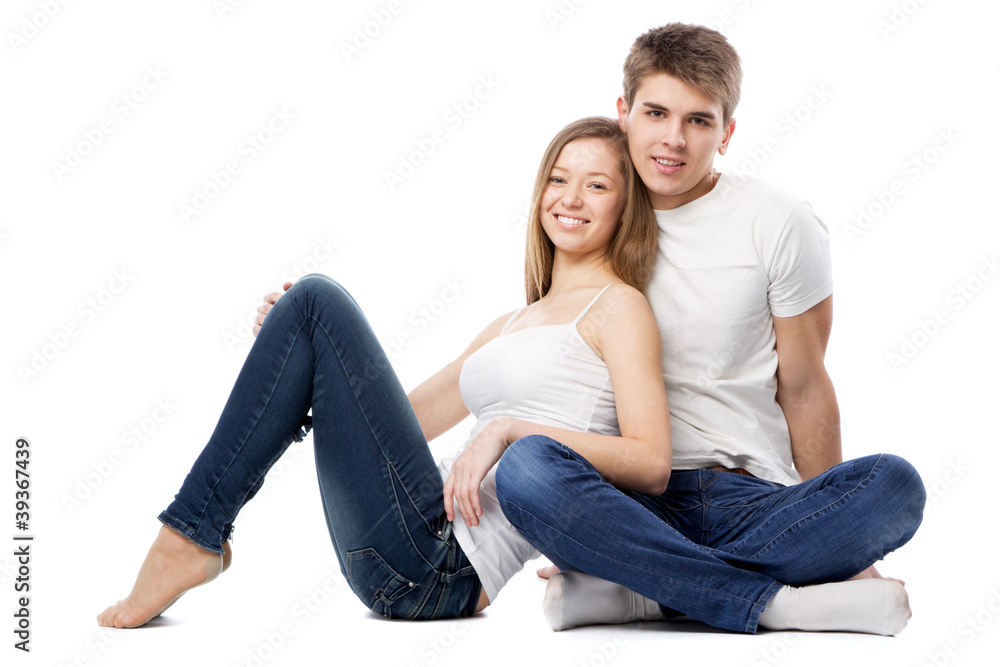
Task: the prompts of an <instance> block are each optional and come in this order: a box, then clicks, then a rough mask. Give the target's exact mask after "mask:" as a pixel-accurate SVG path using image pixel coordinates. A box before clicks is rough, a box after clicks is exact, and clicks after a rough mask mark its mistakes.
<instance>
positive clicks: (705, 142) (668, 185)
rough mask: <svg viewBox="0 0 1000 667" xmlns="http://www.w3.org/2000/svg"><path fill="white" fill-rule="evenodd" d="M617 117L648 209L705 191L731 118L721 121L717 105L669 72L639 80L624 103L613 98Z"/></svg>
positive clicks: (711, 181) (661, 207)
mask: <svg viewBox="0 0 1000 667" xmlns="http://www.w3.org/2000/svg"><path fill="white" fill-rule="evenodd" d="M618 121H619V123H621V126H622V128H624V130H625V133H626V134H627V135H628V148H629V153H630V154H631V155H632V162H634V163H635V169H636V171H637V172H638V173H639V176H640V178H642V182H643V183H645V184H646V187H647V188H648V189H649V195H650V199H651V200H652V202H653V208H655V209H658V210H666V209H672V208H677V207H678V206H681V205H683V204H686V203H688V202H690V201H694V200H695V199H697V198H698V197H701V196H702V195H704V194H706V193H708V192H709V191H711V189H712V187H713V186H714V185H715V179H714V177H713V175H712V161H713V160H714V159H715V153H716V151H718V152H719V153H720V154H722V153H724V152H725V150H726V145H727V144H728V143H729V138H730V136H732V133H733V130H734V129H735V126H736V122H735V121H732V120H730V122H729V123H728V124H726V125H723V122H722V121H723V118H722V104H721V103H719V102H718V101H716V100H713V99H712V98H710V97H708V96H707V95H705V93H703V92H701V91H700V90H698V89H697V88H694V87H693V86H690V85H688V84H686V83H684V82H683V81H681V80H680V79H676V78H674V77H672V76H670V75H669V74H652V75H650V76H647V77H646V78H645V79H643V80H642V84H641V85H640V86H639V90H637V91H636V94H635V101H634V102H633V104H632V107H631V108H629V107H628V105H627V103H626V102H625V99H624V98H621V97H619V98H618Z"/></svg>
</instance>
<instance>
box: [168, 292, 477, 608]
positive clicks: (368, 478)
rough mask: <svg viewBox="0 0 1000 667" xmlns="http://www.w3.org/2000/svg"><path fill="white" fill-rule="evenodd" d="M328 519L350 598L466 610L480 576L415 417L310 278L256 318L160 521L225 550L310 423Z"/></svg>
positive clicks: (388, 371)
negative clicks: (217, 409)
mask: <svg viewBox="0 0 1000 667" xmlns="http://www.w3.org/2000/svg"><path fill="white" fill-rule="evenodd" d="M310 408H311V409H312V420H311V424H312V428H313V440H314V446H315V455H316V470H317V474H318V477H319V487H320V495H321V497H322V500H323V509H324V511H325V513H326V520H327V527H328V528H329V531H330V538H331V539H332V540H333V545H334V549H335V550H336V552H337V557H338V559H339V560H340V567H341V571H342V572H343V573H344V577H345V578H346V579H347V581H348V583H349V584H350V586H351V588H352V589H353V590H354V592H355V593H356V594H357V595H358V597H359V598H361V600H362V601H363V602H364V603H365V604H366V605H368V607H369V608H370V609H372V610H373V611H375V612H376V613H379V614H382V615H384V616H387V617H392V618H406V619H429V618H442V617H456V616H468V615H469V614H472V613H473V612H474V611H475V607H476V604H477V602H478V599H479V592H480V589H481V584H480V582H479V577H478V576H477V575H476V572H475V570H474V569H473V568H472V566H471V565H470V563H469V560H468V558H466V556H465V554H464V552H463V551H462V548H461V547H460V546H459V545H458V543H457V542H456V540H455V538H454V536H453V535H452V530H451V523H450V522H449V521H448V519H447V516H446V515H445V513H444V500H443V483H442V480H441V474H440V472H438V468H437V466H436V465H435V463H434V459H433V457H432V456H431V453H430V449H429V448H428V446H427V441H426V440H425V439H424V435H423V431H422V430H421V428H420V423H419V422H418V421H417V418H416V415H415V414H414V413H413V409H412V408H411V406H410V402H409V400H408V399H407V397H406V393H405V392H404V391H403V388H402V386H401V385H400V383H399V380H398V379H397V378H396V375H395V373H394V372H393V370H392V367H391V366H390V364H389V360H388V358H387V357H386V355H385V353H384V351H383V350H382V347H381V346H380V345H379V343H378V340H377V339H376V338H375V335H374V334H373V333H372V330H371V328H370V326H369V325H368V321H367V320H366V319H365V317H364V315H363V314H362V312H361V310H360V308H358V305H357V303H355V301H354V299H352V298H351V296H350V295H349V294H348V293H347V292H346V291H345V290H344V288H343V287H341V286H340V285H339V284H338V283H336V282H335V281H333V280H331V279H330V278H328V277H326V276H322V275H318V274H310V275H308V276H305V277H304V278H302V279H300V280H299V281H298V282H297V283H295V284H294V285H293V286H292V287H291V289H289V290H288V292H287V293H285V294H284V295H283V296H282V297H281V298H280V299H279V300H278V301H277V303H275V305H274V307H273V308H272V309H271V311H270V312H269V313H268V314H267V317H266V318H265V320H264V325H263V326H262V327H261V329H260V333H259V334H258V336H257V339H256V340H255V341H254V344H253V347H252V348H251V350H250V354H249V355H248V356H247V359H246V362H245V363H244V365H243V369H242V370H241V371H240V374H239V377H238V378H237V379H236V384H235V386H234V387H233V390H232V393H231V394H230V396H229V400H228V401H227V402H226V406H225V408H224V409H223V411H222V416H221V417H220V418H219V422H218V425H217V426H216V428H215V431H214V432H213V433H212V437H211V439H210V440H209V441H208V444H207V445H206V446H205V449H204V450H203V451H202V453H201V455H200V456H199V457H198V459H197V460H196V461H195V463H194V467H193V468H192V469H191V472H190V473H189V474H188V476H187V478H186V479H185V480H184V484H183V485H182V486H181V490H180V492H179V493H178V494H177V496H176V497H175V500H174V502H172V503H171V504H170V506H169V507H168V508H167V509H166V511H164V512H163V513H162V514H161V515H160V517H159V518H160V520H161V521H162V522H163V523H164V524H166V525H168V526H170V527H171V528H173V529H175V530H177V531H178V532H180V533H181V534H182V535H184V536H186V537H188V538H189V539H190V540H191V541H193V542H194V543H195V544H198V545H199V546H201V547H204V548H205V549H209V550H212V551H216V552H219V553H221V552H222V542H223V541H225V540H226V539H228V537H229V533H230V531H231V530H232V525H233V521H234V520H235V519H236V515H237V514H238V513H239V511H240V509H241V508H242V507H243V505H244V504H246V502H247V501H248V500H250V498H252V497H253V495H254V494H255V493H256V492H257V490H258V489H259V488H260V486H261V484H262V483H263V481H264V476H265V475H266V474H267V471H268V470H269V469H270V468H271V466H272V465H273V464H274V463H275V462H276V461H277V460H278V457H280V456H281V454H282V453H283V452H284V451H285V449H286V448H287V447H288V445H289V444H291V442H292V440H293V438H294V439H301V437H302V435H304V432H303V429H308V428H309V423H310V422H309V417H308V416H307V412H308V411H309V410H310Z"/></svg>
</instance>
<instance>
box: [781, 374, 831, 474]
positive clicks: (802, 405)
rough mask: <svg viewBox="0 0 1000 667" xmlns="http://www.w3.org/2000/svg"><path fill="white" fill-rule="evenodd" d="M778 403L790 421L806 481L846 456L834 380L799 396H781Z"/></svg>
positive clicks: (797, 460) (794, 448)
mask: <svg viewBox="0 0 1000 667" xmlns="http://www.w3.org/2000/svg"><path fill="white" fill-rule="evenodd" d="M824 384H826V383H824ZM778 404H779V405H780V406H781V409H782V411H784V413H785V421H786V422H788V433H789V435H791V438H792V458H793V461H794V463H795V469H796V470H797V471H798V473H799V475H800V476H801V477H802V480H803V481H805V480H807V479H811V478H813V477H815V476H816V475H819V474H820V473H822V472H824V471H826V470H828V469H829V468H831V467H833V466H835V465H837V464H838V463H840V462H842V461H843V460H844V457H843V453H842V451H841V446H840V408H839V407H838V405H837V396H836V394H835V393H834V391H833V384H832V383H829V384H826V386H824V387H821V388H818V389H816V390H813V391H809V392H803V393H802V394H801V395H800V396H798V397H797V399H796V400H791V399H788V398H785V399H784V400H782V397H780V396H779V398H778Z"/></svg>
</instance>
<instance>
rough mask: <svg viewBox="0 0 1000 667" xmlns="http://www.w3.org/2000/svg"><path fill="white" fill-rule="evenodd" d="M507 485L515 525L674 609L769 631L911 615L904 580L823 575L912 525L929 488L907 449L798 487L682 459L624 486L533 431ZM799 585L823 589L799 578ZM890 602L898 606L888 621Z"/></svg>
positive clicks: (885, 628) (504, 474)
mask: <svg viewBox="0 0 1000 667" xmlns="http://www.w3.org/2000/svg"><path fill="white" fill-rule="evenodd" d="M497 496H498V499H499V501H500V505H501V507H502V508H503V511H504V514H505V515H506V516H507V518H508V519H509V520H510V521H511V523H513V524H514V526H516V527H517V529H518V530H519V531H520V532H521V534H522V535H524V537H525V538H526V539H527V540H528V541H529V542H530V543H531V544H533V545H534V546H535V547H536V548H537V549H538V550H539V551H541V552H542V553H544V554H545V555H546V556H548V557H549V558H550V559H551V560H552V562H553V563H554V564H555V565H557V566H558V567H559V568H560V569H561V570H563V571H574V570H576V571H579V572H583V573H587V574H589V575H593V576H594V577H598V578H600V579H603V580H607V581H608V582H613V583H615V584H620V585H621V586H625V587H626V588H629V589H631V590H632V591H635V592H636V593H639V594H640V595H641V596H644V597H646V598H649V599H650V600H652V601H655V602H657V603H658V604H659V605H660V606H661V607H662V608H663V610H664V611H666V612H667V613H668V614H672V615H676V613H677V612H679V613H682V614H686V615H688V616H689V617H691V618H694V619H697V620H700V621H703V622H705V623H708V624H710V625H713V626H716V627H719V628H724V629H728V630H735V631H738V632H749V633H753V632H756V630H757V626H758V622H759V621H760V622H761V624H762V625H763V626H764V627H768V628H771V629H792V628H793V627H798V629H803V630H817V629H830V630H835V629H836V630H858V631H865V632H878V633H880V634H895V632H898V631H899V630H901V629H902V627H903V626H905V623H906V620H907V619H908V618H909V609H908V605H907V603H906V594H905V592H904V591H903V589H902V587H901V586H899V584H897V583H896V582H893V581H888V580H873V581H868V582H864V581H859V582H849V585H844V584H837V585H834V586H815V587H814V586H813V585H815V584H823V583H826V582H844V581H845V580H846V579H849V578H850V577H853V576H854V575H857V574H859V573H860V572H862V571H864V570H865V569H867V568H868V567H869V566H871V565H872V564H873V563H875V562H876V561H878V560H881V559H882V558H883V557H884V556H885V554H887V553H889V552H891V551H893V550H894V549H897V548H899V547H900V546H902V545H903V544H905V543H906V542H907V541H909V539H910V538H911V537H912V536H913V534H914V532H915V531H916V529H917V527H918V526H919V525H920V520H921V517H922V515H923V508H924V503H925V500H926V493H925V490H924V486H923V483H922V482H921V480H920V477H919V475H918V474H917V472H916V470H914V468H913V466H911V465H910V464H909V463H907V462H906V461H904V460H903V459H901V458H899V457H896V456H892V455H888V454H877V455H872V456H866V457H863V458H860V459H854V460H851V461H845V462H844V463H841V464H839V465H837V466H834V467H833V468H831V469H830V470H828V471H826V472H825V473H823V474H822V475H820V476H818V477H816V478H814V479H811V480H808V481H806V482H803V483H801V484H796V485H794V486H789V487H782V486H781V485H779V484H774V483H772V482H767V481H764V480H760V479H756V478H753V477H747V476H743V475H738V474H734V473H730V472H719V471H715V470H690V471H674V472H673V473H672V474H671V477H670V483H669V485H668V487H667V490H666V492H665V493H664V494H663V495H660V496H650V495H646V494H642V493H636V492H623V491H620V490H618V489H616V488H615V487H614V486H612V485H611V484H610V483H609V482H608V481H607V480H605V479H604V477H602V476H601V475H600V473H598V472H597V471H596V470H595V469H594V468H593V466H591V465H590V464H589V463H588V462H587V461H586V459H584V458H583V457H581V456H580V455H578V454H577V453H576V452H574V451H572V450H571V449H569V448H567V447H565V446H563V445H561V444H560V443H558V442H556V441H555V440H552V439H551V438H547V437H545V436H530V437H528V438H523V439H521V440H518V441H517V442H516V443H514V444H513V445H511V447H510V448H509V449H508V450H507V452H506V453H505V454H504V456H503V458H502V459H501V461H500V464H499V467H498V470H497ZM563 583H566V582H563ZM801 586H810V587H811V588H802V589H797V588H791V587H801ZM772 598H773V603H772V604H769V602H771V601H772ZM636 604H637V603H635V602H634V601H633V606H635V605H636ZM640 604H641V603H640ZM879 605H882V606H884V607H885V608H886V609H885V613H883V612H882V611H879V609H874V608H875V607H878V606H879ZM900 606H902V607H905V617H904V616H902V614H903V610H902V609H898V608H899V607H900ZM893 607H895V608H897V609H896V610H895V611H893ZM765 609H767V611H766V612H765ZM671 610H673V611H671ZM762 612H765V613H764V616H763V618H762ZM865 614H868V615H869V616H872V617H871V618H865V617H864V616H865ZM885 614H890V615H892V614H895V617H894V618H893V619H889V621H888V622H883V621H885V619H883V618H882V616H884V615H885ZM831 615H832V616H831ZM646 617H649V616H648V615H647V616H646ZM611 620H612V619H610V618H609V619H607V621H611ZM621 620H622V621H624V620H625V619H621ZM828 621H829V622H828ZM620 622H621V621H620Z"/></svg>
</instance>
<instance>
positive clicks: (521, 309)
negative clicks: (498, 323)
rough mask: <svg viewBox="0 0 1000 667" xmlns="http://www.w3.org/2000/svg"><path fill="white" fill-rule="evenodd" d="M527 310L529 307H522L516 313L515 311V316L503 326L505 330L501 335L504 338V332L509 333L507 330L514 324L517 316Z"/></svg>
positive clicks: (502, 330) (501, 331)
mask: <svg viewBox="0 0 1000 667" xmlns="http://www.w3.org/2000/svg"><path fill="white" fill-rule="evenodd" d="M527 308H528V306H521V307H520V308H518V309H517V310H516V311H514V314H513V315H511V316H510V317H509V318H508V319H507V323H506V324H504V325H503V329H501V330H500V334H499V335H501V336H502V335H503V334H504V332H505V331H507V328H508V327H509V326H510V325H511V324H512V323H513V322H514V320H516V319H517V316H518V315H520V314H521V313H523V312H524V311H525V310H526V309H527Z"/></svg>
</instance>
